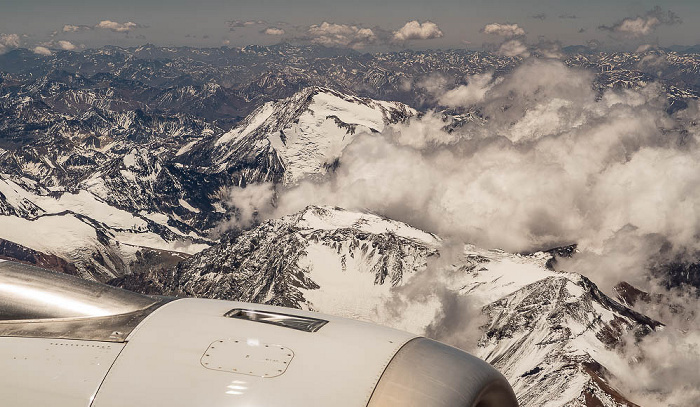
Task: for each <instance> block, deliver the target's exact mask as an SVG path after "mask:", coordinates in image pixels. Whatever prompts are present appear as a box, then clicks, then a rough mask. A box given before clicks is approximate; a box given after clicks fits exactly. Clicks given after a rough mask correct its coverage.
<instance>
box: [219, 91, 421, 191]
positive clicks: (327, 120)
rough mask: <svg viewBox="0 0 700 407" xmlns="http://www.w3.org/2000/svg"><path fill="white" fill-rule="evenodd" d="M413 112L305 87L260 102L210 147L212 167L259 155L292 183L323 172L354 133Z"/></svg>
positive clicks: (381, 126) (400, 106)
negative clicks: (272, 161) (276, 162)
mask: <svg viewBox="0 0 700 407" xmlns="http://www.w3.org/2000/svg"><path fill="white" fill-rule="evenodd" d="M415 114H416V111H415V110H413V109H411V108H410V107H408V106H406V105H404V104H403V103H399V102H386V101H378V100H373V99H368V98H360V97H357V96H351V95H346V94H343V93H341V92H338V91H335V90H331V89H328V88H322V87H309V88H306V89H304V90H302V91H300V92H298V93H296V94H295V95H293V96H291V97H289V98H286V99H282V100H279V101H276V102H268V103H266V104H264V105H263V106H261V107H259V108H258V109H256V110H255V111H254V112H253V113H251V114H250V115H249V116H248V117H246V118H245V119H244V120H243V121H242V122H241V123H240V124H239V125H238V126H236V127H235V128H234V129H232V130H231V131H229V132H227V133H225V134H223V135H222V136H221V137H219V138H218V139H217V140H216V141H215V143H214V152H213V157H214V159H213V164H214V165H215V168H217V169H218V170H224V169H225V168H227V167H228V166H230V165H232V164H233V163H237V162H238V160H239V159H240V157H241V156H251V154H255V153H257V152H261V151H264V152H266V153H267V154H268V155H272V156H274V157H275V158H276V159H277V160H279V162H280V164H281V166H282V168H283V169H284V177H283V181H284V182H285V183H292V184H293V183H295V182H298V181H299V180H300V179H302V178H304V177H306V176H309V175H313V174H318V173H322V172H325V169H326V168H327V167H329V166H332V165H333V163H334V161H335V160H336V159H338V158H339V157H340V155H341V153H342V151H343V149H344V148H345V147H346V146H347V145H348V144H350V143H351V142H352V140H353V139H354V138H355V136H356V135H358V134H361V133H373V132H374V133H376V132H380V131H382V130H383V129H384V127H385V126H386V125H387V124H389V123H396V122H398V121H402V120H405V119H406V118H408V117H410V116H413V115H415ZM255 155H256V156H257V154H255Z"/></svg>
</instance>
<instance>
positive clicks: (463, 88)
mask: <svg viewBox="0 0 700 407" xmlns="http://www.w3.org/2000/svg"><path fill="white" fill-rule="evenodd" d="M492 80H493V73H490V72H489V73H485V74H477V75H472V76H470V77H469V79H468V83H467V85H460V86H458V87H456V88H454V89H450V90H449V91H447V92H445V93H444V94H442V95H441V96H440V97H439V98H438V103H440V104H441V105H443V106H447V107H458V106H470V105H473V104H476V103H479V102H481V101H482V100H483V99H484V96H485V95H486V92H488V90H489V89H491V87H492V86H493V83H492Z"/></svg>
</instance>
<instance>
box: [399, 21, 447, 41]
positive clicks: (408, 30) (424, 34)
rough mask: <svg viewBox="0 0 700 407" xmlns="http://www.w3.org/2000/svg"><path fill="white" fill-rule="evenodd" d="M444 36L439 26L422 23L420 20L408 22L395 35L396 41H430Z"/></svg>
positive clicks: (430, 22)
mask: <svg viewBox="0 0 700 407" xmlns="http://www.w3.org/2000/svg"><path fill="white" fill-rule="evenodd" d="M442 36H443V33H442V31H440V28H439V27H438V26H437V24H435V23H433V22H432V21H426V22H424V23H420V22H419V21H418V20H413V21H409V22H407V23H406V24H405V25H404V26H403V27H401V28H400V29H398V30H397V31H394V33H393V39H394V41H409V40H429V39H434V38H441V37H442Z"/></svg>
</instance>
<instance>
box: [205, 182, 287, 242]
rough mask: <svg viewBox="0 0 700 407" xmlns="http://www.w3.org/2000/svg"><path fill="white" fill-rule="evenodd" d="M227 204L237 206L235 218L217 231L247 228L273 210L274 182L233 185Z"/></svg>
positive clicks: (220, 226)
mask: <svg viewBox="0 0 700 407" xmlns="http://www.w3.org/2000/svg"><path fill="white" fill-rule="evenodd" d="M227 195H228V196H226V197H225V198H226V202H227V205H228V206H230V207H232V208H235V210H234V214H233V215H234V216H233V218H232V219H231V220H230V221H228V222H226V223H223V224H221V225H219V227H218V229H217V231H219V232H220V231H224V230H227V229H234V228H237V229H246V228H248V227H250V226H252V225H253V224H255V223H256V222H257V221H258V220H260V219H262V218H265V217H267V215H269V213H270V212H271V211H272V210H273V207H272V202H273V198H274V195H275V188H274V185H273V184H272V183H263V184H251V185H248V186H246V187H245V188H241V187H235V186H234V187H231V189H229V190H228V192H227Z"/></svg>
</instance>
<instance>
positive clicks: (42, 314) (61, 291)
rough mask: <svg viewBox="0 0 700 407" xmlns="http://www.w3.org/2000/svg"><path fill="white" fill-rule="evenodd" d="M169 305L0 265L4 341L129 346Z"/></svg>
mask: <svg viewBox="0 0 700 407" xmlns="http://www.w3.org/2000/svg"><path fill="white" fill-rule="evenodd" d="M165 302H167V300H157V299H153V298H150V297H147V296H144V295H140V294H136V293H132V292H130V291H126V290H122V289H119V288H114V287H111V286H108V285H105V284H100V283H97V282H93V281H87V280H83V279H80V278H78V277H74V276H69V275H66V274H61V273H54V272H51V271H48V270H44V269H40V268H37V267H32V266H27V265H24V264H20V263H14V262H9V261H3V262H0V336H13V337H28V338H62V339H82V340H99V341H109V342H123V341H124V340H125V339H126V337H127V336H128V335H129V333H130V332H131V331H132V330H133V329H134V328H135V327H136V326H137V325H138V324H139V322H141V321H142V320H143V319H144V318H145V317H146V316H148V315H149V314H150V313H151V312H153V311H154V310H155V309H157V308H158V307H160V306H161V305H162V304H164V303H165Z"/></svg>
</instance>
